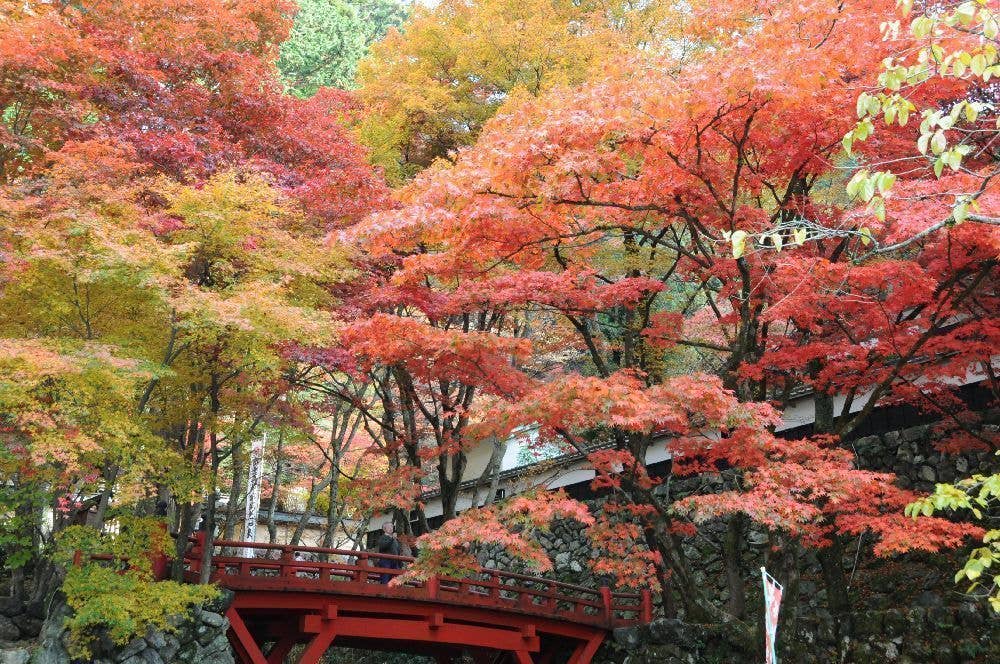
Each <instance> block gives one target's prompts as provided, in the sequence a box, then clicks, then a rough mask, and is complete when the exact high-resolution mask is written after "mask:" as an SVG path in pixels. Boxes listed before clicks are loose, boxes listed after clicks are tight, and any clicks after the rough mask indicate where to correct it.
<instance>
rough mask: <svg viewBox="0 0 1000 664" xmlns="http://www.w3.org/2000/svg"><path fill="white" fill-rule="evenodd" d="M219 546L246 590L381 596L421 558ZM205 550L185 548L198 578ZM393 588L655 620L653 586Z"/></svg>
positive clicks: (221, 569) (215, 567) (513, 580)
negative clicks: (632, 589) (622, 589)
mask: <svg viewBox="0 0 1000 664" xmlns="http://www.w3.org/2000/svg"><path fill="white" fill-rule="evenodd" d="M212 546H213V547H214V549H213V556H212V562H211V567H212V569H211V573H210V575H209V577H210V578H211V580H212V581H215V582H218V583H221V584H222V585H230V586H239V587H240V588H247V589H249V588H253V587H263V586H274V587H279V586H280V587H282V588H287V589H290V590H293V589H294V590H316V591H322V590H329V591H336V590H338V589H339V590H345V589H352V590H353V591H355V592H361V593H364V594H376V593H379V592H382V591H381V590H379V589H378V587H377V586H378V585H379V584H386V583H387V582H388V581H390V580H392V579H394V578H395V577H397V576H400V575H401V574H403V573H404V571H405V569H396V568H395V565H397V564H398V565H399V567H402V568H405V567H406V565H407V564H409V563H411V562H413V560H414V559H413V558H411V557H409V556H394V555H390V554H385V553H376V552H369V551H350V550H346V549H334V548H324V547H310V546H291V545H286V544H268V543H256V542H236V541H227V540H215V541H214V542H212ZM201 553H202V550H201V543H200V541H195V542H194V543H193V546H192V547H191V548H190V549H189V551H188V553H187V554H185V567H186V570H187V573H188V575H189V576H190V577H191V578H192V579H194V578H195V577H197V576H198V575H199V574H200V572H201ZM234 553H235V554H236V555H233V554H234ZM248 553H249V554H251V555H247V554H248ZM387 564H394V566H393V567H387V566H386V565H387ZM343 584H349V585H348V586H345V585H343ZM393 588H400V589H401V590H400V591H399V592H403V593H411V594H416V595H418V596H421V597H425V598H427V599H431V600H438V601H445V602H451V603H459V604H474V605H481V606H495V607H500V608H505V609H509V610H520V611H525V612H531V613H540V614H545V615H552V616H557V617H560V618H563V619H569V620H576V621H581V622H589V623H596V624H602V625H607V626H608V627H615V626H620V625H629V624H635V623H640V622H649V620H650V618H651V615H652V602H651V597H650V593H649V591H648V590H646V591H643V592H640V593H618V592H611V590H610V589H608V588H606V587H602V588H588V587H586V586H580V585H574V584H570V583H563V582H561V581H556V580H553V579H546V578H543V577H537V576H530V575H527V574H518V573H516V572H507V571H502V570H496V569H489V568H484V569H482V570H481V571H480V572H479V573H477V574H476V575H474V576H472V577H467V578H459V577H449V576H440V577H432V578H430V579H428V580H426V581H416V580H406V581H404V582H403V583H401V584H393V585H392V586H390V588H389V590H388V592H396V591H395V590H392V589H393Z"/></svg>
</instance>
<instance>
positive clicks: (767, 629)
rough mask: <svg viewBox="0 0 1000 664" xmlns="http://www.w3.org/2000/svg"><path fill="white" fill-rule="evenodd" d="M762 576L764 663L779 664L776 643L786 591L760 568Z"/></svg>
mask: <svg viewBox="0 0 1000 664" xmlns="http://www.w3.org/2000/svg"><path fill="white" fill-rule="evenodd" d="M760 575H761V578H762V579H763V581H764V661H765V662H766V663H767V664H777V662H778V657H777V655H776V654H775V648H774V641H775V637H776V636H777V632H778V611H779V610H780V608H781V592H782V590H784V589H783V588H782V587H781V584H780V583H778V582H777V581H775V580H774V577H773V576H771V575H770V574H768V573H767V570H766V569H764V568H763V567H761V568H760Z"/></svg>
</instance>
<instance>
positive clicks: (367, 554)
mask: <svg viewBox="0 0 1000 664" xmlns="http://www.w3.org/2000/svg"><path fill="white" fill-rule="evenodd" d="M212 546H214V547H215V548H226V549H263V550H272V551H282V552H285V551H288V552H291V553H292V554H294V553H296V552H298V553H318V554H324V555H340V556H347V557H349V558H350V557H355V558H358V559H359V560H365V559H370V558H378V559H380V560H396V561H399V562H402V563H412V562H413V561H415V560H416V558H414V557H413V556H397V555H392V554H389V553H378V552H376V551H356V550H353V549H333V548H326V547H320V546H299V545H292V544H271V543H269V542H238V541H235V540H214V541H213V542H212ZM229 557H234V556H229ZM235 557H236V558H242V557H241V556H235ZM262 560H263V559H262ZM276 562H277V561H276ZM296 562H297V563H309V564H311V563H316V562H322V561H311V560H309V561H305V560H303V561H296ZM340 564H344V563H340ZM381 569H387V570H388V571H395V570H391V568H381ZM480 573H483V574H491V575H496V576H502V577H504V578H508V579H517V580H519V581H530V582H532V583H545V584H548V585H550V586H553V587H556V588H563V589H566V590H573V591H576V592H581V593H586V594H591V595H600V591H599V590H597V589H594V588H588V587H587V586H581V585H576V584H572V583H566V582H565V581H558V580H556V579H546V578H544V577H540V576H532V575H530V574H521V573H518V572H508V571H505V570H498V569H496V568H490V567H484V568H482V570H481V571H480ZM442 578H444V577H442ZM455 578H456V579H457V578H458V577H455ZM466 580H468V579H466ZM615 595H616V596H618V597H621V598H623V599H638V598H639V597H640V594H639V593H615Z"/></svg>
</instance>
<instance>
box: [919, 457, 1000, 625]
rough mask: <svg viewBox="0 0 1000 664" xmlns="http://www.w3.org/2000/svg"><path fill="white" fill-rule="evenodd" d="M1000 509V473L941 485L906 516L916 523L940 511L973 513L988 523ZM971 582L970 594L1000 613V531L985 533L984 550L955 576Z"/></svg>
mask: <svg viewBox="0 0 1000 664" xmlns="http://www.w3.org/2000/svg"><path fill="white" fill-rule="evenodd" d="M997 506H1000V473H995V474H993V475H981V474H975V475H972V476H970V477H966V478H964V479H961V480H958V481H957V482H955V483H954V484H938V485H937V486H936V487H935V489H934V493H932V494H931V495H929V496H926V497H924V498H921V499H920V500H918V501H916V502H913V503H910V504H909V505H907V506H906V514H907V515H909V516H912V517H913V518H914V519H916V518H919V517H922V516H931V515H933V514H934V513H935V512H939V511H943V510H946V511H951V512H956V513H959V514H961V513H971V514H972V516H974V517H975V518H976V519H977V520H978V521H982V522H984V524H985V523H987V522H988V521H990V516H991V514H995V511H996V508H997ZM963 579H965V580H968V581H969V582H971V585H970V587H969V592H970V593H972V592H976V591H979V592H980V593H981V594H982V595H983V596H984V597H986V599H987V600H988V601H989V603H990V606H991V607H993V610H994V611H996V612H997V613H1000V528H988V529H987V530H986V532H984V533H983V546H981V547H976V548H975V549H973V550H972V552H971V553H970V554H969V558H968V560H966V561H965V566H964V567H962V569H960V570H959V571H958V573H957V574H956V575H955V583H958V582H960V581H962V580H963Z"/></svg>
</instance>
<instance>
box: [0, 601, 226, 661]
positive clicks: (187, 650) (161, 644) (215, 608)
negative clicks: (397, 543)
mask: <svg viewBox="0 0 1000 664" xmlns="http://www.w3.org/2000/svg"><path fill="white" fill-rule="evenodd" d="M231 602H232V593H230V592H228V591H222V594H221V595H220V597H219V598H218V599H216V600H213V601H212V602H209V603H207V604H206V605H205V606H204V607H195V608H194V609H192V610H191V612H190V613H189V614H187V615H185V616H178V617H177V618H176V620H175V621H174V627H175V629H172V630H160V629H153V628H150V629H149V630H148V631H147V632H146V634H145V636H144V637H142V638H136V639H133V640H132V641H131V642H129V643H128V644H126V645H125V646H116V645H115V644H114V643H113V642H112V641H111V640H110V639H108V638H107V637H106V636H105V637H103V638H98V639H97V642H96V643H95V645H94V653H93V657H92V658H91V659H89V660H87V661H88V662H92V663H93V664H234V659H233V653H232V650H231V649H230V646H229V639H228V637H227V636H226V632H227V630H228V629H229V621H228V620H227V619H226V618H225V616H224V615H223V614H224V613H225V611H226V609H227V608H228V607H229V604H230V603H231ZM69 615H71V613H70V609H69V607H68V606H67V605H66V603H65V602H64V601H62V599H61V598H60V597H58V596H57V597H55V598H53V601H52V605H51V606H50V608H49V611H48V617H47V618H46V619H45V622H44V624H43V625H42V626H41V634H40V639H39V644H38V648H37V649H36V650H35V652H34V653H33V654H32V655H31V659H30V661H31V662H32V664H70V663H71V662H72V663H74V664H76V660H73V659H71V658H70V656H69V654H68V652H67V647H66V646H67V639H68V634H67V632H66V630H65V629H64V627H63V625H64V624H65V620H66V618H67V617H69ZM11 657H14V655H11ZM12 661H13V662H14V663H15V664H23V663H22V662H17V660H12ZM26 661H27V660H26ZM2 662H3V660H0V664H2Z"/></svg>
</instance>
